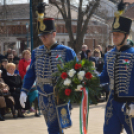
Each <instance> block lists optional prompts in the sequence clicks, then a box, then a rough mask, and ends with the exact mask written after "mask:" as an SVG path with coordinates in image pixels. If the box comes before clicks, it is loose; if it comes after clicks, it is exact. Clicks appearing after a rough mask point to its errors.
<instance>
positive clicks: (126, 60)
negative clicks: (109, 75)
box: [123, 59, 130, 70]
mask: <svg viewBox="0 0 134 134" xmlns="http://www.w3.org/2000/svg"><path fill="white" fill-rule="evenodd" d="M123 63H124V64H125V65H126V66H125V69H126V70H127V67H128V65H129V63H130V61H129V60H128V59H124V60H123Z"/></svg>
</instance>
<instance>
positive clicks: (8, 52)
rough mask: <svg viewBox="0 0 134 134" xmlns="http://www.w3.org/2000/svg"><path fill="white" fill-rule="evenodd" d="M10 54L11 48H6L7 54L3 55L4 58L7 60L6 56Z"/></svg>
mask: <svg viewBox="0 0 134 134" xmlns="http://www.w3.org/2000/svg"><path fill="white" fill-rule="evenodd" d="M10 53H12V49H11V48H8V50H7V54H6V55H5V58H6V59H7V57H8V55H9V54H10Z"/></svg>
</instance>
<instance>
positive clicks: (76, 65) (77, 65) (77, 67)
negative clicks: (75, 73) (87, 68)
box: [74, 63, 82, 70]
mask: <svg viewBox="0 0 134 134" xmlns="http://www.w3.org/2000/svg"><path fill="white" fill-rule="evenodd" d="M81 67H82V65H81V64H78V63H76V64H75V66H74V69H75V70H78V69H80V68H81Z"/></svg>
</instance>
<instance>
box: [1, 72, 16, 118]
mask: <svg viewBox="0 0 134 134" xmlns="http://www.w3.org/2000/svg"><path fill="white" fill-rule="evenodd" d="M1 74H2V71H1V70H0V120H4V116H3V115H4V114H5V108H6V107H7V108H11V111H12V114H13V118H16V117H17V116H16V114H15V101H14V98H13V97H12V96H11V94H10V91H9V90H10V89H9V87H8V85H7V84H5V83H4V81H3V79H2V78H1ZM1 117H2V118H3V119H2V118H1Z"/></svg>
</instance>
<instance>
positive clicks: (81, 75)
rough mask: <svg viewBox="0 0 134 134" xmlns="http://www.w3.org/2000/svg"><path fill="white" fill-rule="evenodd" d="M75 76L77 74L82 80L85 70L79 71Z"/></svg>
mask: <svg viewBox="0 0 134 134" xmlns="http://www.w3.org/2000/svg"><path fill="white" fill-rule="evenodd" d="M77 76H78V79H79V80H81V81H82V80H83V77H84V76H85V71H79V72H78V74H77Z"/></svg>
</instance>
